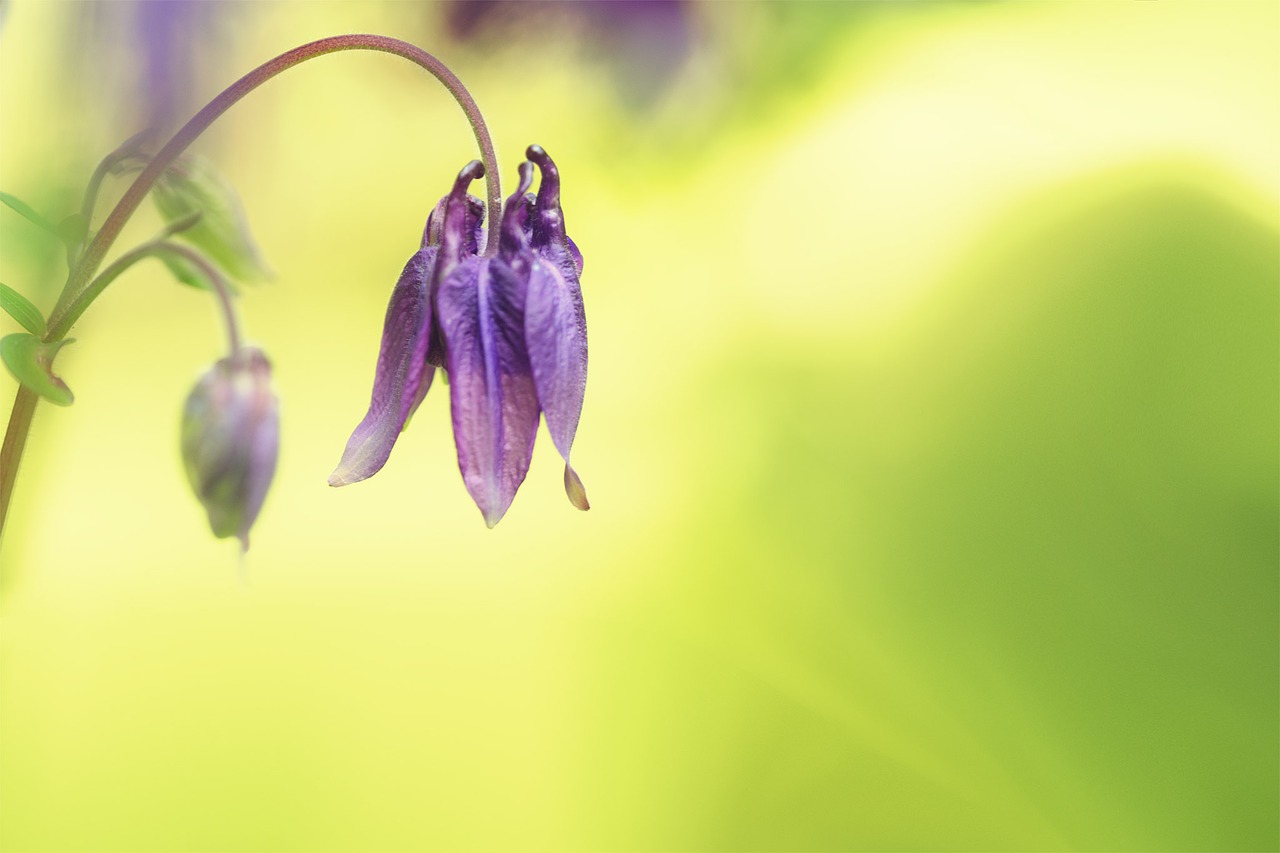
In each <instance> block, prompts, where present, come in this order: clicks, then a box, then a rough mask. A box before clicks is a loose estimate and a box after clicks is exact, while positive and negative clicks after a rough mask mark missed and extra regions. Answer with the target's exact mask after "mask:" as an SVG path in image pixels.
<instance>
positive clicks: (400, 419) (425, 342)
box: [329, 145, 589, 527]
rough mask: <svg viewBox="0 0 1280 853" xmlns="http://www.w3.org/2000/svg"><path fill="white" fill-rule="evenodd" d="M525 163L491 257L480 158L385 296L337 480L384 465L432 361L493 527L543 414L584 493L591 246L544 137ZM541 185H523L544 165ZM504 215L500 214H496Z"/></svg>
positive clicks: (477, 496)
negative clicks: (371, 365) (584, 285)
mask: <svg viewBox="0 0 1280 853" xmlns="http://www.w3.org/2000/svg"><path fill="white" fill-rule="evenodd" d="M526 156H528V157H529V160H530V161H532V162H529V161H525V162H524V163H521V164H520V184H519V187H518V188H517V190H516V192H515V193H514V194H512V196H511V197H510V198H508V199H507V201H506V204H505V205H504V207H503V210H502V211H501V212H500V216H498V217H492V218H491V225H490V227H497V228H500V229H501V231H500V235H499V237H500V239H499V242H498V250H497V253H496V254H495V255H492V256H489V255H480V254H479V253H478V251H479V246H480V243H481V241H480V236H481V235H480V229H481V223H482V221H483V218H484V212H485V211H484V206H483V205H482V204H481V203H480V201H479V200H478V199H475V198H473V197H472V196H469V195H468V194H467V188H468V187H469V186H470V184H471V182H472V181H474V180H476V179H478V178H480V177H482V176H483V175H484V168H483V167H482V166H481V165H480V163H479V162H478V161H472V162H471V163H469V164H468V165H467V166H466V167H465V168H464V169H463V170H462V171H461V172H460V173H459V175H458V179H457V181H456V182H455V183H454V186H453V190H452V191H451V192H450V193H449V195H447V196H445V197H444V198H443V199H441V200H440V202H439V204H437V205H436V207H435V209H434V210H433V211H432V213H431V216H430V217H429V218H428V220H427V227H426V229H425V232H424V235H423V247H422V248H421V249H420V250H419V251H418V253H417V254H415V255H414V256H413V257H412V258H410V259H409V263H408V264H407V265H406V266H405V269H404V272H403V273H401V275H400V280H399V282H398V283H397V284H396V287H395V290H394V291H392V294H391V303H390V304H389V305H388V306H387V315H386V320H385V322H384V325H383V332H382V348H381V350H380V352H379V354H378V366H377V370H376V372H375V375H374V385H373V397H372V400H371V402H370V405H369V411H368V413H367V414H366V415H365V417H364V420H362V421H361V422H360V425H359V426H357V427H356V430H355V432H354V433H352V435H351V439H350V440H349V441H348V442H347V447H346V451H345V452H344V453H343V455H342V461H341V462H340V463H339V464H338V468H337V470H335V471H334V472H333V474H332V475H331V476H330V477H329V484H330V485H333V486H345V485H347V484H349V483H355V482H358V481H360V480H363V479H365V478H367V477H370V476H372V475H373V474H375V473H377V472H378V471H379V470H380V469H381V468H382V466H383V465H384V464H386V461H387V458H388V457H389V456H390V454H391V448H392V446H393V445H394V444H395V441H396V438H397V436H398V435H399V433H400V431H401V430H402V429H403V428H404V424H405V422H406V421H407V420H408V419H409V417H410V416H411V415H412V414H413V411H414V409H416V408H417V406H418V404H419V403H420V402H421V401H422V398H423V396H425V394H426V392H427V389H428V388H429V387H430V385H431V379H432V376H433V374H434V370H435V367H443V368H444V369H445V370H446V372H447V373H448V375H449V380H450V382H449V389H450V397H451V401H452V413H453V436H454V442H455V444H456V445H457V449H458V467H459V468H460V469H461V471H462V479H463V482H464V483H465V485H466V487H467V491H468V492H469V493H470V494H471V497H472V499H473V500H474V501H475V502H476V505H477V506H478V507H479V508H480V511H481V512H482V513H483V514H484V518H485V522H486V523H487V524H488V525H489V526H490V527H493V526H494V525H495V524H497V523H498V521H499V520H500V519H501V518H502V516H503V514H504V513H506V511H507V508H508V507H509V506H510V505H511V501H512V499H513V498H514V497H515V494H516V490H517V489H518V488H520V484H521V483H522V482H524V477H525V474H526V473H527V472H528V470H529V461H530V459H531V458H532V456H533V441H534V434H535V432H536V430H537V427H538V416H539V414H542V415H543V417H545V419H546V422H547V430H548V431H549V432H550V433H551V438H552V441H554V442H555V445H556V449H557V450H559V451H560V454H561V456H563V457H564V460H565V475H564V479H565V491H566V493H567V494H568V496H569V500H570V501H571V502H572V503H573V505H574V506H576V507H578V508H579V509H583V510H585V509H588V508H589V505H588V503H587V497H586V492H585V490H584V489H583V486H582V481H581V479H579V477H578V475H577V473H576V472H575V471H574V470H573V468H572V467H571V466H570V465H569V452H570V450H571V449H572V447H573V439H574V434H575V433H576V432H577V428H578V419H579V416H580V415H581V413H582V398H583V392H584V390H585V388H586V380H587V326H586V318H585V314H584V313H583V306H582V291H581V288H580V286H579V283H578V280H579V277H580V276H581V274H582V255H581V253H580V252H578V249H577V246H575V245H574V243H573V241H572V240H570V239H569V237H568V235H567V234H566V233H565V227H564V213H563V211H562V210H561V208H560V176H559V173H558V172H557V170H556V167H555V163H554V162H552V160H551V158H550V157H549V156H547V153H546V152H545V151H543V150H542V149H541V148H539V147H538V146H536V145H535V146H530V148H529V150H528V152H527V155H526ZM535 164H536V165H537V168H538V169H539V171H541V173H542V180H541V183H540V185H539V187H538V194H537V195H536V196H533V195H531V194H529V195H526V193H528V190H529V188H530V186H531V185H532V182H533V171H534V165H535ZM495 223H496V224H495Z"/></svg>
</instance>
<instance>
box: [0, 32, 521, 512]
mask: <svg viewBox="0 0 1280 853" xmlns="http://www.w3.org/2000/svg"><path fill="white" fill-rule="evenodd" d="M345 50H373V51H379V52H382V53H390V54H394V55H396V56H400V57H403V58H404V59H407V60H409V61H410V62H413V63H415V64H416V65H418V66H420V67H422V68H423V69H425V70H426V71H427V72H428V73H430V74H431V75H432V76H433V77H435V78H436V79H437V80H438V81H440V83H441V84H442V85H443V86H444V87H445V88H446V89H448V90H449V93H450V94H451V95H453V97H454V100H456V101H457V102H458V105H459V106H460V107H462V111H463V112H464V113H465V114H466V116H467V121H468V123H469V124H470V125H471V130H472V132H473V133H474V134H475V137H476V144H477V145H478V146H479V148H480V158H481V160H482V162H483V163H484V166H485V182H486V190H487V192H486V194H487V196H488V209H489V218H490V222H491V223H492V221H493V219H494V217H496V216H497V215H498V212H499V211H501V210H502V189H501V185H500V182H499V179H498V162H497V156H496V155H495V154H494V150H493V139H492V138H491V137H490V136H489V130H488V127H487V126H486V125H485V123H484V117H483V116H482V115H481V114H480V108H479V107H478V106H476V102H475V99H474V98H472V97H471V93H470V92H468V91H467V88H466V87H465V86H463V85H462V81H461V80H459V79H458V77H457V75H455V74H454V73H453V72H452V71H450V70H449V69H448V68H447V67H446V66H445V65H444V63H442V62H441V61H440V60H438V59H436V58H435V57H434V56H432V55H431V54H429V53H427V52H426V51H425V50H422V49H421V48H419V47H416V46H415V45H412V44H409V43H408V42H405V41H401V40H399V39H394V38H388V37H387V36H379V35H365V34H357V35H342V36H331V37H330V38H323V39H319V40H317V41H313V42H310V43H308V44H304V45H302V46H301V47H296V48H294V49H293V50H290V51H287V52H285V53H282V54H280V55H279V56H277V57H275V58H274V59H271V60H268V61H267V62H264V63H263V64H262V65H259V66H258V67H257V68H255V69H254V70H252V71H250V72H249V73H248V74H246V75H244V76H243V77H241V78H240V79H239V80H237V81H236V82H235V83H232V84H231V85H230V86H228V87H227V88H226V89H224V90H223V91H222V92H221V93H220V94H219V95H218V96H217V97H216V98H214V99H213V100H212V101H210V102H209V103H208V104H206V105H205V106H204V107H203V108H202V109H201V110H200V111H199V112H198V113H196V114H195V116H193V117H192V118H191V120H190V121H188V122H187V123H186V124H185V125H183V126H182V127H181V128H180V129H179V130H178V132H177V133H175V134H174V135H173V138H172V139H170V140H169V141H168V142H167V143H165V145H164V147H163V148H161V149H160V151H159V152H157V153H156V155H155V157H153V158H152V159H151V162H150V163H148V164H147V166H146V168H144V169H143V170H142V171H141V172H140V173H139V174H138V176H137V177H136V178H135V179H134V181H133V183H132V184H130V186H129V188H128V189H127V190H125V193H124V195H123V196H122V197H121V198H120V200H119V201H118V202H117V203H116V206H115V207H114V208H113V209H112V210H111V213H110V214H108V215H107V218H106V220H105V221H104V222H103V224H102V228H100V229H99V230H98V232H97V233H96V234H95V235H94V236H93V239H92V240H91V241H90V242H89V244H88V245H87V246H85V247H84V250H83V252H82V253H80V255H79V258H78V261H77V262H76V263H75V265H74V266H73V267H72V269H71V271H70V273H69V275H68V276H67V283H66V286H65V287H64V288H63V290H62V294H61V295H60V296H59V297H58V303H57V305H55V306H54V309H53V312H52V313H51V314H50V317H49V323H48V327H49V331H48V332H47V333H46V335H45V337H44V340H45V342H47V343H51V342H53V341H57V340H60V339H61V338H62V336H64V335H66V333H67V332H68V331H69V330H70V328H71V325H72V324H73V323H74V322H75V320H76V318H78V317H79V315H80V314H81V313H82V312H83V311H84V309H85V308H87V307H88V304H89V302H92V300H93V298H96V295H97V293H98V292H101V288H98V289H97V290H96V291H95V292H93V293H92V294H88V295H89V297H90V298H89V299H87V300H85V299H81V297H82V296H84V295H86V294H87V292H88V291H90V290H91V289H92V288H93V285H94V282H95V281H96V280H95V279H94V274H95V273H96V272H97V270H98V267H99V266H101V265H102V262H103V260H104V259H105V258H106V256H107V252H108V251H110V249H111V245H112V244H113V243H114V242H115V241H116V238H117V237H119V236H120V232H121V230H123V228H124V226H125V223H126V222H128V220H129V217H130V216H132V215H133V213H134V211H136V210H137V209H138V206H139V205H140V204H142V200H143V199H144V198H145V197H146V195H147V193H148V192H149V191H150V190H151V187H152V186H153V185H154V184H155V182H156V181H157V180H158V179H159V178H160V176H161V175H162V174H164V171H165V170H166V169H167V168H169V166H170V165H171V164H172V163H173V162H174V160H176V159H177V158H178V157H179V156H180V155H181V154H182V152H183V151H185V150H186V149H187V147H188V146H190V145H191V143H192V142H194V141H195V140H196V138H197V137H199V136H200V134H202V133H204V131H205V130H207V129H208V128H209V126H210V125H211V124H213V123H214V121H216V120H217V119H218V117H219V116H221V115H222V114H223V113H225V112H226V111H227V110H228V109H230V107H231V106H232V105H233V104H235V103H236V102H237V101H239V100H240V99H241V98H243V97H244V96H245V95H247V94H249V93H250V92H252V91H253V90H254V89H256V88H258V87H259V86H261V85H262V84H263V83H266V82H267V81H268V80H270V79H272V78H273V77H275V76H276V75H278V74H281V73H283V72H285V71H288V70H289V69H290V68H292V67H294V66H295V65H299V64H301V63H303V62H306V61H307V60H309V59H315V58H317V57H320V56H326V55H328V54H330V53H338V52H340V51H345ZM104 174H105V173H104ZM95 178H96V181H97V182H100V181H101V176H98V175H97V174H96V173H95ZM92 198H96V187H95V188H94V189H93V195H92ZM86 204H92V200H90V199H88V198H87V199H86ZM499 230H500V229H498V228H496V227H493V226H492V224H491V226H490V228H489V229H488V231H489V233H488V241H487V246H486V253H489V254H491V253H492V252H494V251H495V250H496V247H497V242H498V234H499ZM117 274H118V273H117ZM113 277H114V276H113ZM103 286H104V287H105V284H104V285H103ZM233 339H234V338H233ZM234 346H235V345H234V344H233V348H234ZM36 400H37V395H36V394H35V393H34V392H32V391H30V390H28V389H27V388H26V386H22V387H20V388H19V389H18V396H17V397H16V398H15V399H14V404H13V411H12V413H11V414H10V416H9V427H8V429H7V431H6V432H5V437H4V444H3V449H2V450H0V536H3V534H4V526H5V520H6V519H7V518H8V513H9V505H10V501H11V500H12V498H13V486H14V481H15V480H16V478H17V474H18V463H19V462H20V461H21V459H22V451H23V448H24V447H25V446H26V442H27V434H28V433H29V431H30V429H31V417H32V415H33V414H34V412H35V406H36Z"/></svg>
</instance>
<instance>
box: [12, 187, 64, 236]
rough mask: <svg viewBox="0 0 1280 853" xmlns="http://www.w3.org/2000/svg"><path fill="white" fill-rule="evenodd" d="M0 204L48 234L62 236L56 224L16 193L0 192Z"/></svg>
mask: <svg viewBox="0 0 1280 853" xmlns="http://www.w3.org/2000/svg"><path fill="white" fill-rule="evenodd" d="M0 204H4V205H6V206H8V207H10V208H12V209H13V210H14V211H15V212H16V213H17V214H18V215H19V216H21V217H22V218H23V219H25V220H27V221H28V222H30V223H31V224H32V225H35V226H36V227H38V228H40V229H42V230H44V231H48V232H49V233H50V234H54V235H56V236H57V237H59V238H61V237H62V234H61V232H59V231H58V226H56V225H54V224H53V223H52V222H50V221H49V220H47V219H45V218H44V217H43V216H41V215H40V214H38V213H36V211H35V208H33V207H32V206H31V205H29V204H27V203H26V202H25V201H23V200H22V199H20V198H18V197H17V196H16V195H10V194H9V193H5V192H0Z"/></svg>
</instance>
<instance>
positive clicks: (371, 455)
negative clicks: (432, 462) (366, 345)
mask: <svg viewBox="0 0 1280 853" xmlns="http://www.w3.org/2000/svg"><path fill="white" fill-rule="evenodd" d="M436 253H437V250H436V249H435V248H434V247H432V248H427V249H422V250H421V251H419V252H418V253H417V254H416V255H414V256H413V257H412V258H410V259H409V263H408V264H406V265H405V268H404V272H402V273H401V274H400V280H399V281H398V282H396V287H395V290H393V291H392V292H391V302H390V304H388V305H387V317H386V320H385V321H384V323H383V327H382V348H381V350H380V351H379V352H378V367H377V370H376V372H375V374H374V379H373V396H372V399H371V400H370V402H369V411H368V413H367V414H366V415H365V416H364V420H362V421H361V422H360V425H359V426H357V427H356V429H355V432H353V433H352V434H351V439H350V440H349V441H348V442H347V448H346V450H344V451H343V453H342V461H341V462H339V463H338V467H337V468H336V469H335V470H334V472H333V473H332V474H330V475H329V485H331V486H346V485H349V484H351V483H358V482H359V481H361V480H364V479H366V478H368V477H372V476H373V475H374V474H376V473H378V471H380V470H381V469H382V466H383V465H385V464H386V463H387V457H389V456H390V455H391V448H392V447H393V446H394V445H395V443H396V438H398V437H399V435H400V430H401V429H402V428H403V427H404V424H405V421H407V420H408V419H409V416H410V415H412V414H413V411H414V409H416V408H417V406H418V404H419V403H420V402H422V398H423V396H424V395H425V394H426V393H427V389H428V388H430V387H431V376H432V373H433V372H434V368H432V367H431V366H430V365H428V364H427V346H428V343H429V341H430V337H431V335H430V330H431V299H430V296H429V294H428V290H427V288H428V283H429V282H430V280H431V273H432V270H433V268H434V267H435V262H436Z"/></svg>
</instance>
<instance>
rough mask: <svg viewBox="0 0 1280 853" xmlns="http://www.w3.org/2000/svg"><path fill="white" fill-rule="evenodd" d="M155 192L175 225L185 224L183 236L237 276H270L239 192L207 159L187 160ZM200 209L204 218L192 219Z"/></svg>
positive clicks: (168, 172)
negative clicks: (189, 219) (255, 240)
mask: <svg viewBox="0 0 1280 853" xmlns="http://www.w3.org/2000/svg"><path fill="white" fill-rule="evenodd" d="M151 195H152V198H154V199H155V203H156V207H158V208H159V209H160V213H161V215H163V216H164V218H165V220H166V221H168V222H169V223H171V228H172V227H173V226H178V225H181V226H183V227H182V230H181V233H180V234H179V235H178V236H180V237H181V238H182V239H183V240H185V241H187V242H189V243H191V244H192V245H194V246H196V247H197V248H199V249H201V250H203V251H204V252H205V254H207V255H208V256H209V257H210V258H212V259H213V261H214V262H215V263H217V264H218V266H219V267H221V268H222V269H224V270H226V271H227V273H228V274H230V275H231V277H232V278H235V279H238V280H240V281H247V282H248V281H261V280H262V279H265V278H268V277H269V276H270V271H269V270H268V269H267V266H266V264H265V263H264V262H263V260H262V255H261V253H260V252H259V251H258V247H257V244H255V243H254V240H253V236H252V235H251V234H250V233H249V225H248V222H247V221H246V220H245V216H244V208H243V207H242V205H241V204H240V198H239V196H238V195H237V194H236V191H235V189H233V188H232V186H231V184H230V183H228V182H227V180H226V179H225V178H223V177H222V176H221V175H220V174H218V172H217V170H215V169H214V167H213V165H212V164H211V163H209V162H208V161H207V160H204V159H202V158H198V157H183V158H181V159H180V160H178V161H177V162H176V163H174V164H173V165H172V166H170V167H169V168H168V169H167V170H165V173H164V174H163V175H162V176H161V177H160V180H159V181H157V182H156V185H155V189H153V190H152V193H151ZM195 213H199V214H200V218H199V219H198V220H197V221H195V222H190V223H188V222H187V219H188V218H189V217H190V216H191V215H192V214H195Z"/></svg>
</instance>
